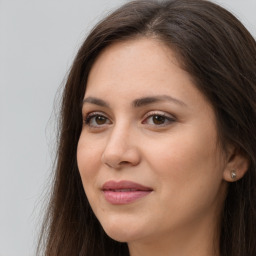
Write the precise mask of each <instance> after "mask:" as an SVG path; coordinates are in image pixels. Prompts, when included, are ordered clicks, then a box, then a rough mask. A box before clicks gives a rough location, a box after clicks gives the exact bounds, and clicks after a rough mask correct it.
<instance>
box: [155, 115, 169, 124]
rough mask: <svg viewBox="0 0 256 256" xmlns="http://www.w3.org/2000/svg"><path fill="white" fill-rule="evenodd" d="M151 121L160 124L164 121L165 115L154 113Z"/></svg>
mask: <svg viewBox="0 0 256 256" xmlns="http://www.w3.org/2000/svg"><path fill="white" fill-rule="evenodd" d="M152 121H153V123H154V124H156V125H161V124H164V123H165V121H166V117H164V116H160V115H154V116H153V117H152Z"/></svg>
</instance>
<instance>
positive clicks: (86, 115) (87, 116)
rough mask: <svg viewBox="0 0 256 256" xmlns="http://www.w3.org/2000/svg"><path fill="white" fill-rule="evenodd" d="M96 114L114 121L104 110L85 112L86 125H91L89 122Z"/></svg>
mask: <svg viewBox="0 0 256 256" xmlns="http://www.w3.org/2000/svg"><path fill="white" fill-rule="evenodd" d="M96 116H103V117H104V118H106V119H107V120H108V121H109V122H110V123H112V121H111V119H110V118H109V117H108V115H107V114H105V113H104V112H101V111H92V112H89V113H86V114H83V122H84V124H85V125H86V126H90V124H89V122H90V120H91V119H92V118H93V117H96ZM104 125H105V124H104ZM104 125H98V126H93V125H91V127H92V128H102V127H103V126H104Z"/></svg>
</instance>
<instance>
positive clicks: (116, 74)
mask: <svg viewBox="0 0 256 256" xmlns="http://www.w3.org/2000/svg"><path fill="white" fill-rule="evenodd" d="M170 78H171V80H172V81H171V80H170ZM168 80H169V81H170V83H171V82H173V83H177V82H178V81H179V83H188V82H189V83H192V79H191V77H190V76H189V74H188V73H187V72H185V71H184V70H182V69H181V68H180V67H179V64H178V61H177V58H176V54H175V52H174V51H172V50H171V49H170V48H169V47H167V46H166V45H165V44H164V43H162V42H161V41H159V40H156V39H151V38H150V39H149V38H139V39H133V40H127V41H123V42H117V43H114V44H112V45H110V46H108V47H107V48H105V49H104V50H103V51H102V52H101V54H100V55H99V56H98V57H97V59H96V61H95V62H94V64H93V66H92V69H91V71H90V73H89V77H88V83H87V92H88V91H91V90H96V89H98V88H99V87H100V90H101V91H102V90H104V88H107V90H109V89H110V88H112V87H113V86H114V85H116V90H118V89H120V88H122V89H125V88H127V89H128V90H129V91H130V90H131V89H132V88H133V86H135V89H136V90H137V92H138V93H139V91H140V89H147V90H153V89H154V87H155V86H157V87H158V89H160V88H159V86H160V85H165V84H166V83H167V82H168ZM175 80H178V81H176V82H175Z"/></svg>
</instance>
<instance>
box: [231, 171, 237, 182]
mask: <svg viewBox="0 0 256 256" xmlns="http://www.w3.org/2000/svg"><path fill="white" fill-rule="evenodd" d="M236 176H237V175H236V170H232V171H231V179H232V180H235V179H236Z"/></svg>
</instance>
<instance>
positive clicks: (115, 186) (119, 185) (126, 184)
mask: <svg viewBox="0 0 256 256" xmlns="http://www.w3.org/2000/svg"><path fill="white" fill-rule="evenodd" d="M120 189H132V190H139V191H152V190H153V189H152V188H150V187H146V186H143V185H141V184H138V183H135V182H132V181H128V180H121V181H114V180H110V181H107V182H105V183H104V184H103V186H102V190H120Z"/></svg>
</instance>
